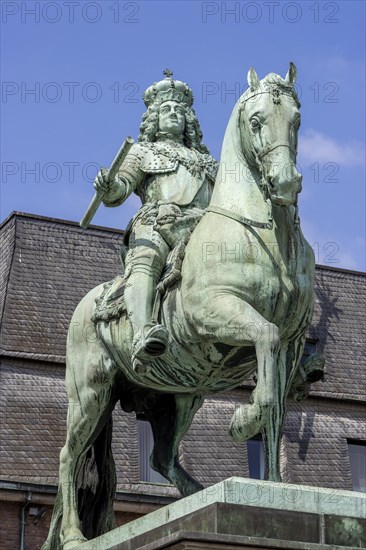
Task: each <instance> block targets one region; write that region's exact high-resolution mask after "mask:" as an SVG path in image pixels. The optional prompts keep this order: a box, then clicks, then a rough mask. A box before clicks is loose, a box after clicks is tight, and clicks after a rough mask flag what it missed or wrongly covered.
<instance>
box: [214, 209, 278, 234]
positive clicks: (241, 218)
mask: <svg viewBox="0 0 366 550" xmlns="http://www.w3.org/2000/svg"><path fill="white" fill-rule="evenodd" d="M206 212H213V213H215V214H220V216H225V218H230V219H231V220H234V221H236V222H239V223H241V224H242V225H249V226H250V227H258V228H260V229H273V219H272V218H270V219H269V220H268V222H256V221H254V220H250V219H249V218H245V217H244V216H239V214H234V213H233V212H230V210H225V208H220V207H219V206H208V207H207V208H206Z"/></svg>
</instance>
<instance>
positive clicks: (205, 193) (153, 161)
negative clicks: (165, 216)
mask: <svg viewBox="0 0 366 550" xmlns="http://www.w3.org/2000/svg"><path fill="white" fill-rule="evenodd" d="M141 149H142V150H143V157H142V160H141V164H140V169H141V170H142V171H143V172H145V174H146V177H145V180H144V182H143V184H142V186H141V187H142V188H141V187H140V189H139V194H140V196H141V198H142V200H143V202H144V203H145V202H156V201H162V202H174V203H175V204H178V205H180V206H183V205H188V204H191V203H192V202H193V200H194V199H195V198H196V201H197V202H200V203H202V204H208V200H209V198H210V194H211V189H212V184H213V183H214V179H215V176H216V170H217V163H216V161H215V160H214V159H213V158H212V157H211V156H210V155H207V154H202V153H199V152H198V151H196V150H194V149H188V148H187V147H184V146H183V145H180V144H175V143H171V142H159V143H151V144H148V145H145V144H144V145H143V146H142V147H141Z"/></svg>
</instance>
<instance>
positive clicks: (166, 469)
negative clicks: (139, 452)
mask: <svg viewBox="0 0 366 550" xmlns="http://www.w3.org/2000/svg"><path fill="white" fill-rule="evenodd" d="M203 401H204V399H203V397H202V396H201V395H194V396H192V395H175V396H174V395H164V396H162V397H161V398H160V399H159V400H158V401H157V403H156V405H155V406H154V407H153V408H151V409H147V410H146V411H145V414H146V416H147V418H148V420H149V422H150V424H151V427H152V430H153V434H154V449H153V452H152V454H151V457H150V464H151V467H152V468H153V469H154V470H156V471H157V472H159V473H160V474H162V475H163V476H164V477H166V478H167V479H168V480H169V481H170V482H171V483H172V484H173V485H175V487H177V489H178V491H179V492H180V493H181V495H182V496H188V495H191V494H193V493H196V492H197V491H200V490H201V489H203V486H202V485H201V484H200V483H198V482H197V481H196V480H195V479H193V478H192V477H191V476H190V475H189V474H188V472H186V471H185V469H184V468H183V467H182V466H181V464H180V462H179V458H178V447H179V443H180V442H181V440H182V439H183V437H184V435H185V434H186V433H187V431H188V429H189V427H190V425H191V423H192V420H193V417H194V415H195V413H196V412H197V410H198V409H199V408H200V407H201V405H202V403H203Z"/></svg>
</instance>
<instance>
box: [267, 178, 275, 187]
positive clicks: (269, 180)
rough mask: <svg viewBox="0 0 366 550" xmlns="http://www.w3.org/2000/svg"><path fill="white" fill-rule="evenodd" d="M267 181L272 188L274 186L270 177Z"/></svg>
mask: <svg viewBox="0 0 366 550" xmlns="http://www.w3.org/2000/svg"><path fill="white" fill-rule="evenodd" d="M267 181H268V185H269V186H270V188H271V189H274V188H275V186H274V183H273V181H272V178H268V180H267Z"/></svg>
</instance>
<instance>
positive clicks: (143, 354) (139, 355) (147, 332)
mask: <svg viewBox="0 0 366 550" xmlns="http://www.w3.org/2000/svg"><path fill="white" fill-rule="evenodd" d="M142 332H143V334H142V336H141V337H138V338H136V340H135V341H134V344H133V353H132V361H133V362H134V361H140V362H142V363H144V362H146V361H148V362H149V361H152V359H154V358H155V357H160V356H161V355H164V353H165V352H166V350H167V347H168V342H169V334H168V331H167V329H166V328H165V327H164V326H163V325H152V324H149V325H145V327H144V329H143V331H142ZM134 370H135V369H134Z"/></svg>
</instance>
